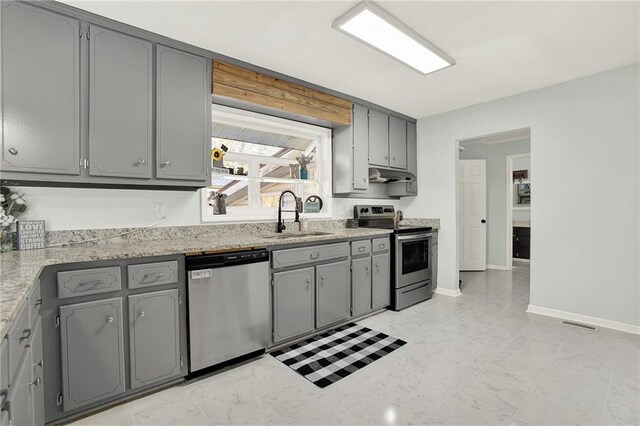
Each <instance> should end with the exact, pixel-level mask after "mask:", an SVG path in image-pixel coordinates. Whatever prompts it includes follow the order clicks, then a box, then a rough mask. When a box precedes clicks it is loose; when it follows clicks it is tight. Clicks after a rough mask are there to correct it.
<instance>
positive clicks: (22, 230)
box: [16, 220, 47, 250]
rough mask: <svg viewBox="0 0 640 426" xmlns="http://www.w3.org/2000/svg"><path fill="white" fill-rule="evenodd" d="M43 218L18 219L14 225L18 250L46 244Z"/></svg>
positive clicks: (31, 248)
mask: <svg viewBox="0 0 640 426" xmlns="http://www.w3.org/2000/svg"><path fill="white" fill-rule="evenodd" d="M46 239H47V237H46V233H45V229H44V220H20V221H18V222H17V225H16V245H17V246H18V250H34V249H41V248H45V246H46V245H47V241H46Z"/></svg>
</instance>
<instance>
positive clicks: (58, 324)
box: [53, 315, 60, 328]
mask: <svg viewBox="0 0 640 426" xmlns="http://www.w3.org/2000/svg"><path fill="white" fill-rule="evenodd" d="M53 325H54V326H55V328H58V327H60V315H56V316H55V317H54V318H53Z"/></svg>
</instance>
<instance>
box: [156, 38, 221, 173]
mask: <svg viewBox="0 0 640 426" xmlns="http://www.w3.org/2000/svg"><path fill="white" fill-rule="evenodd" d="M210 69H211V61H210V60H207V59H205V58H201V57H198V56H194V55H191V54H188V53H185V52H182V51H179V50H175V49H171V48H168V47H165V46H158V47H157V50H156V149H157V151H156V176H157V177H158V178H166V179H186V180H194V181H205V180H206V179H207V171H208V167H209V158H210V155H209V151H210V150H211V94H210V92H211V79H210Z"/></svg>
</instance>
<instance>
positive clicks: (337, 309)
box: [316, 260, 351, 328]
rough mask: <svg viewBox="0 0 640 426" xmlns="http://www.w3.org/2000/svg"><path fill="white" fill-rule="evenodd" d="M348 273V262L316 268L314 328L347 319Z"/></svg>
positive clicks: (349, 278)
mask: <svg viewBox="0 0 640 426" xmlns="http://www.w3.org/2000/svg"><path fill="white" fill-rule="evenodd" d="M350 272H351V271H350V267H349V261H348V260H345V261H343V262H336V263H329V264H327V265H320V266H316V328H321V327H324V326H327V325H331V324H334V323H336V322H338V321H342V320H345V319H347V318H349V315H350V311H351V308H350V305H351V300H350V294H351V274H350Z"/></svg>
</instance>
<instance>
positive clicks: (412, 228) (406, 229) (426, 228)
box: [393, 225, 433, 234]
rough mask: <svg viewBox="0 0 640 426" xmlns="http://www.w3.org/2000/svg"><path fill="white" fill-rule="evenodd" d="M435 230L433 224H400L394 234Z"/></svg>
mask: <svg viewBox="0 0 640 426" xmlns="http://www.w3.org/2000/svg"><path fill="white" fill-rule="evenodd" d="M428 231H433V228H432V227H431V226H411V225H400V226H399V227H398V228H397V229H394V231H393V233H394V234H417V233H419V232H428Z"/></svg>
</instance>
